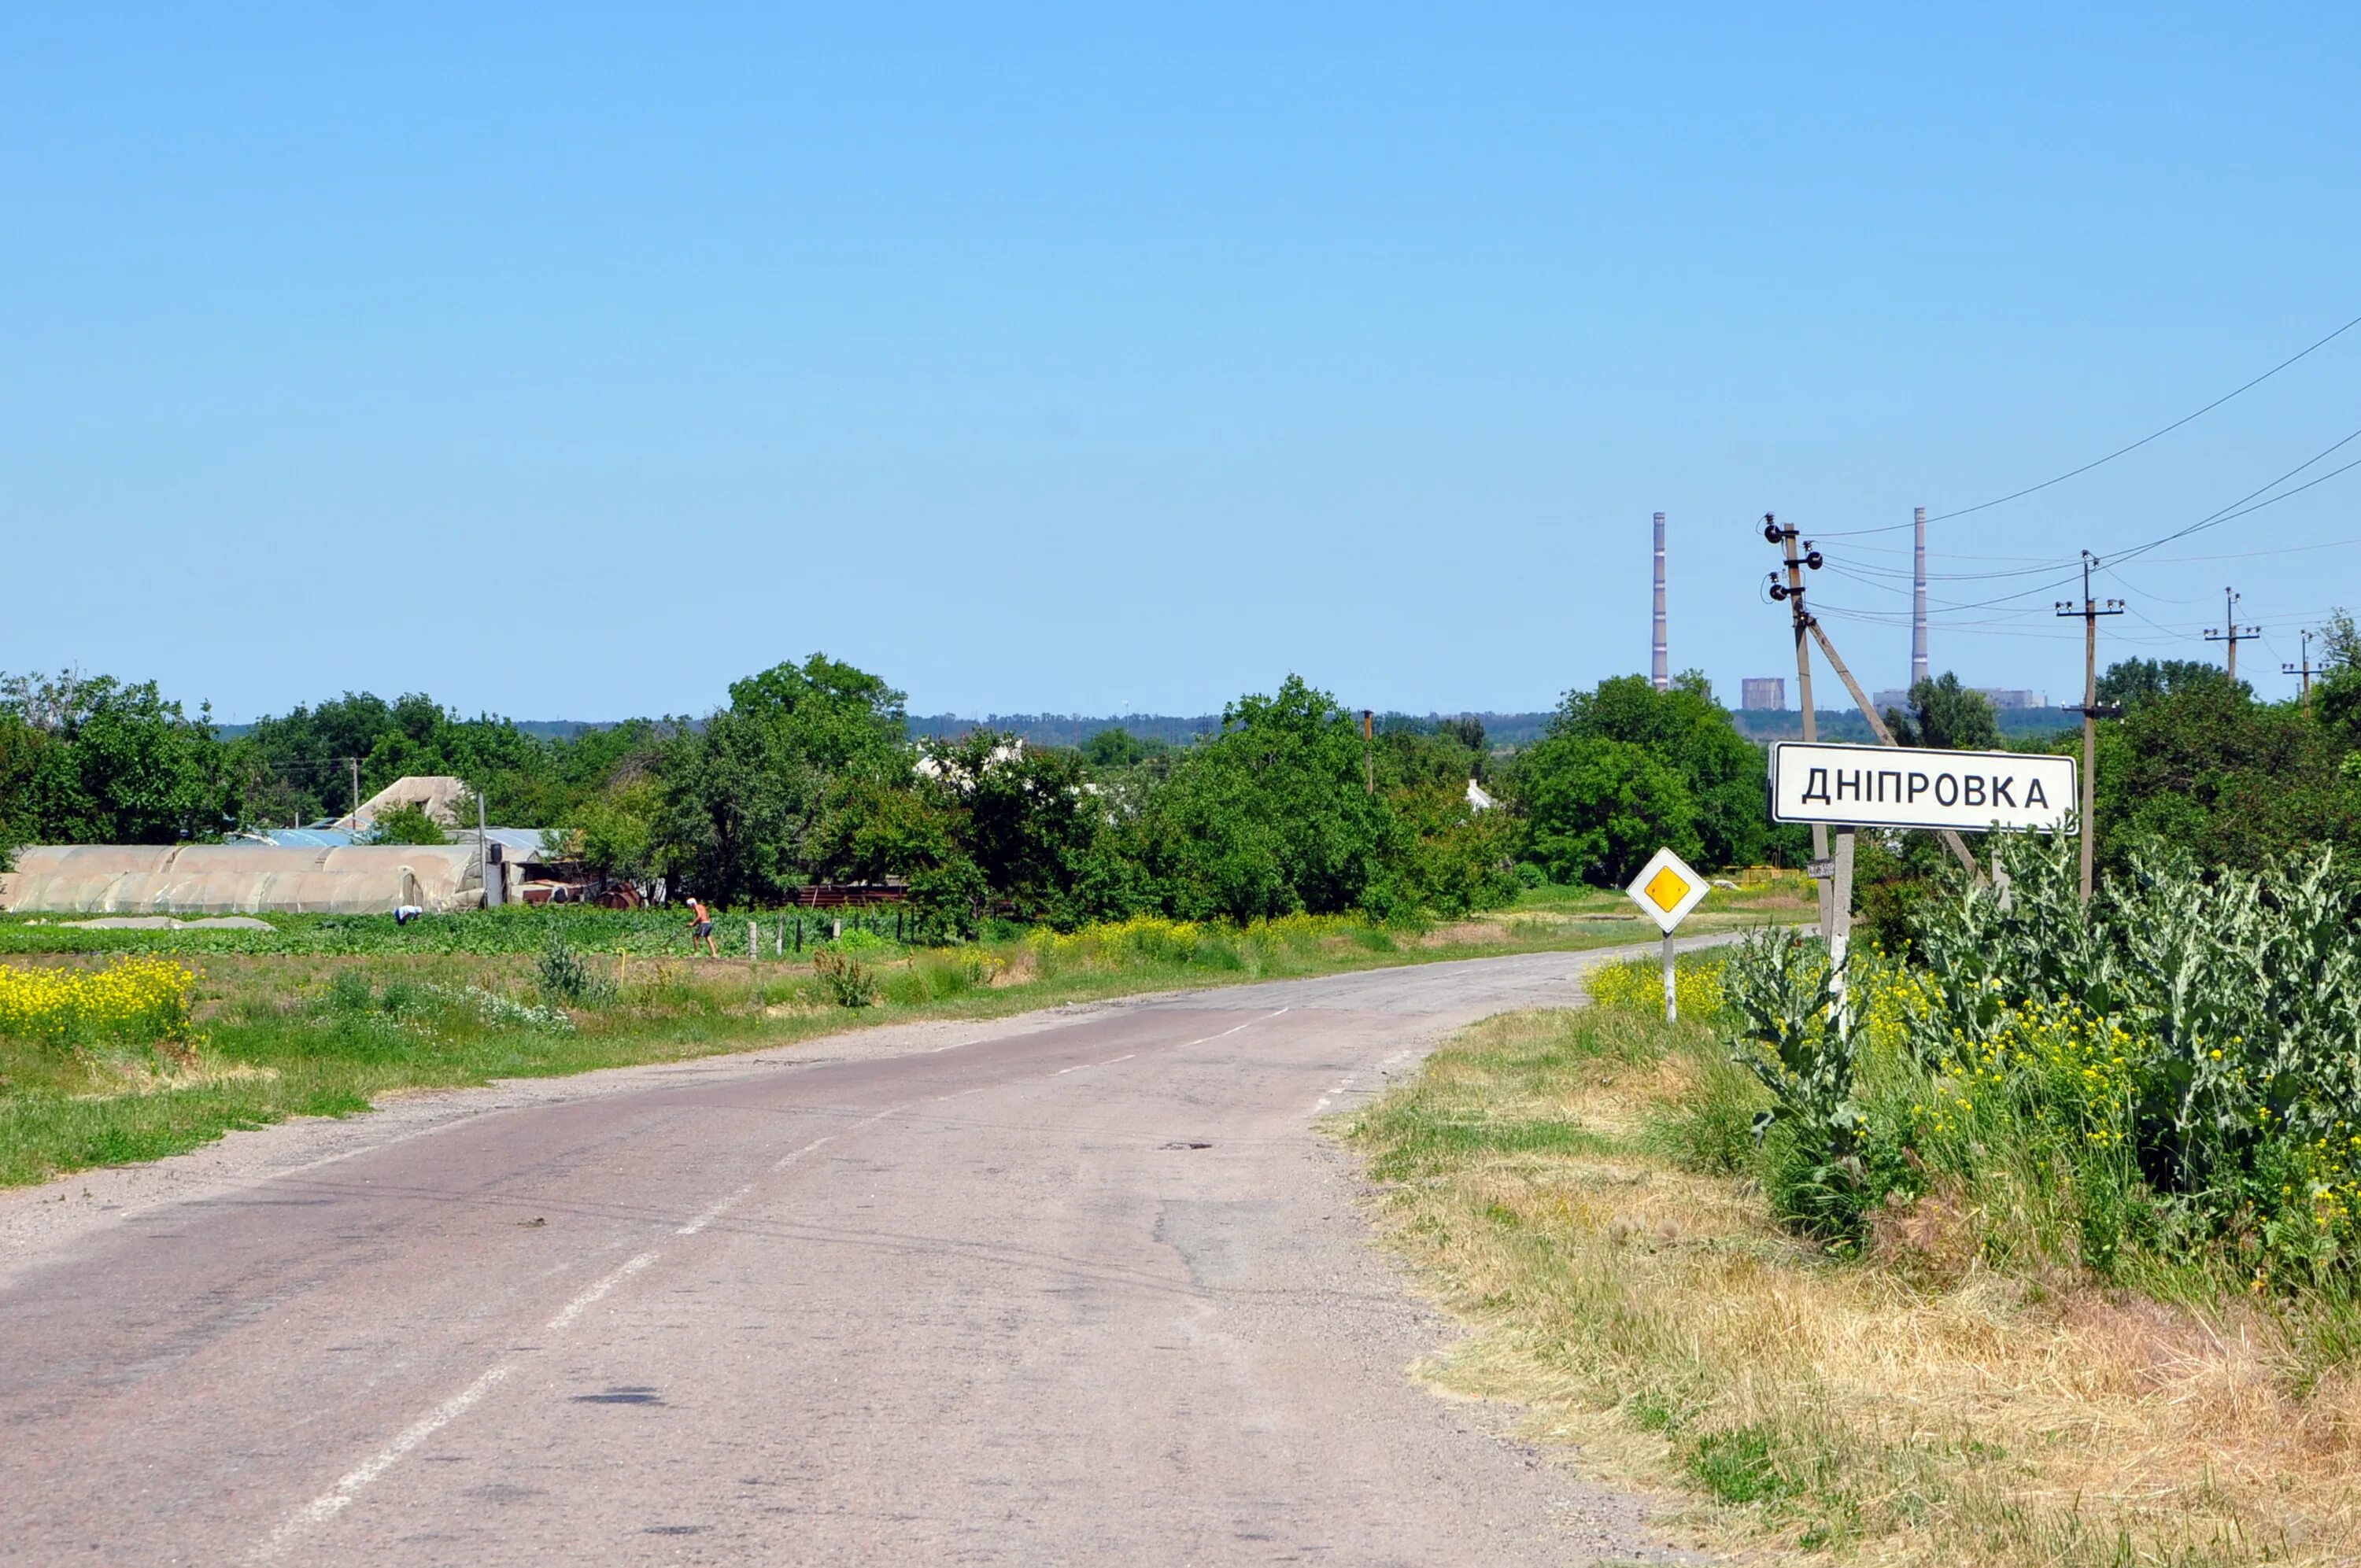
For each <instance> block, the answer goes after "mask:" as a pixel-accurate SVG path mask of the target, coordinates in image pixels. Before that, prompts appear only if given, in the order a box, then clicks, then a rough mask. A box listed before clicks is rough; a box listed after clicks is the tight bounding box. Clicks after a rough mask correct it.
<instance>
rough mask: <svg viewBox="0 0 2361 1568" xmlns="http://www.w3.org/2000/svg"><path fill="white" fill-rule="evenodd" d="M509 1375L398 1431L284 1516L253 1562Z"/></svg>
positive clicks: (328, 1513)
mask: <svg viewBox="0 0 2361 1568" xmlns="http://www.w3.org/2000/svg"><path fill="white" fill-rule="evenodd" d="M508 1375H509V1369H508V1367H507V1366H506V1365H499V1366H495V1367H493V1368H492V1369H491V1370H490V1371H489V1372H487V1373H485V1374H484V1375H483V1376H481V1377H478V1378H477V1379H476V1380H475V1381H474V1382H473V1383H470V1384H468V1385H467V1387H465V1388H462V1389H460V1390H459V1391H458V1392H457V1393H456V1394H454V1395H452V1396H451V1397H450V1398H447V1399H445V1400H444V1401H443V1402H442V1403H441V1404H439V1405H437V1406H435V1407H434V1409H432V1410H429V1411H428V1412H427V1413H426V1414H425V1415H424V1416H423V1417H421V1418H420V1419H419V1420H415V1421H413V1422H412V1423H411V1424H410V1425H409V1426H407V1427H404V1428H403V1429H402V1430H401V1435H400V1436H398V1437H396V1438H395V1439H394V1440H393V1441H392V1442H389V1443H387V1444H386V1445H385V1446H384V1447H383V1448H380V1449H379V1450H378V1451H377V1452H376V1453H373V1454H371V1455H369V1456H368V1459H366V1460H364V1461H362V1462H361V1463H360V1464H358V1465H357V1466H355V1467H354V1468H353V1469H352V1470H351V1471H349V1472H347V1473H346V1475H345V1477H344V1479H342V1480H340V1481H338V1482H337V1483H336V1484H335V1486H333V1487H332V1488H330V1489H329V1490H327V1491H325V1492H323V1493H322V1494H321V1495H320V1496H318V1497H314V1498H313V1499H312V1500H311V1501H310V1502H308V1503H306V1504H304V1505H303V1506H302V1508H298V1509H296V1510H295V1511H294V1512H293V1513H291V1514H290V1515H288V1516H287V1518H286V1519H285V1520H284V1521H283V1522H281V1523H280V1527H279V1528H278V1529H277V1530H273V1531H271V1532H270V1539H269V1541H265V1542H264V1543H263V1544H262V1546H261V1547H260V1548H259V1549H258V1551H257V1552H255V1553H254V1561H256V1562H258V1563H260V1562H267V1561H268V1560H269V1559H270V1558H273V1557H276V1556H278V1555H279V1554H280V1552H284V1551H286V1550H287V1548H288V1547H290V1546H291V1545H293V1544H294V1541H295V1538H296V1537H297V1536H299V1535H301V1534H302V1533H303V1532H304V1531H305V1530H309V1529H311V1528H312V1527H313V1525H316V1524H323V1523H325V1522H326V1521H327V1520H329V1519H334V1518H335V1516H336V1515H337V1514H338V1513H340V1512H342V1511H343V1510H344V1508H345V1507H346V1505H347V1504H348V1503H350V1502H351V1501H352V1500H353V1498H354V1497H357V1496H359V1494H360V1491H361V1488H362V1487H364V1486H368V1484H369V1483H370V1482H372V1481H374V1480H376V1479H377V1478H378V1477H379V1476H380V1475H384V1474H385V1473H386V1471H387V1470H389V1469H390V1468H391V1467H392V1466H393V1464H394V1462H395V1461H396V1460H398V1459H400V1458H401V1456H402V1455H403V1454H405V1453H409V1452H410V1451H411V1450H412V1449H413V1448H416V1447H417V1446H418V1445H419V1444H420V1443H422V1442H425V1441H426V1440H427V1439H428V1438H430V1437H433V1436H434V1434H435V1433H436V1432H438V1431H442V1430H443V1429H444V1428H445V1427H446V1426H449V1425H450V1424H451V1423H452V1422H453V1421H455V1420H458V1419H459V1417H461V1416H462V1415H464V1414H466V1413H467V1407H469V1406H470V1405H473V1404H474V1403H475V1402H476V1401H477V1400H478V1399H480V1398H483V1397H484V1396H485V1395H486V1394H489V1393H490V1392H491V1390H492V1386H493V1385H494V1384H496V1383H498V1382H500V1379H502V1378H504V1377H506V1376H508Z"/></svg>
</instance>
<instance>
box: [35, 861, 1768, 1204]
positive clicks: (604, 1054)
mask: <svg viewBox="0 0 2361 1568" xmlns="http://www.w3.org/2000/svg"><path fill="white" fill-rule="evenodd" d="M1605 896H1609V897H1620V894H1614V895H1605ZM1594 901H1595V902H1603V898H1602V899H1598V900H1594ZM1730 905H1731V906H1730V907H1729V908H1726V909H1715V908H1712V907H1710V905H1709V906H1708V909H1707V910H1706V911H1703V912H1701V918H1700V920H1699V925H1700V927H1711V926H1714V925H1716V924H1719V925H1730V924H1735V923H1742V922H1745V921H1748V920H1751V919H1754V918H1758V916H1755V915H1753V914H1752V912H1751V910H1750V908H1749V906H1748V905H1747V904H1746V903H1745V901H1743V900H1731V901H1730ZM807 918H808V917H807ZM1313 924H1314V926H1315V927H1316V923H1313ZM273 925H274V927H275V929H274V930H273V931H272V932H269V933H261V932H256V933H251V934H228V935H227V937H226V939H225V938H221V937H214V936H211V935H210V934H203V933H188V932H181V933H140V932H122V931H104V932H69V931H64V930H61V929H60V927H57V926H55V925H32V924H30V923H29V922H27V920H25V919H23V918H21V917H20V918H15V919H8V920H5V921H0V938H6V939H9V940H13V941H14V942H15V943H16V944H17V946H16V951H17V952H18V954H19V955H20V957H19V959H17V960H16V961H44V962H53V963H64V964H90V963H100V962H104V961H106V955H107V954H109V953H112V952H119V951H124V950H133V951H149V952H153V951H159V950H160V951H163V952H167V953H171V954H174V955H176V956H178V957H180V958H181V959H182V961H184V962H187V963H189V964H191V965H192V967H194V968H196V969H197V970H199V971H200V972H201V974H202V975H203V984H202V987H201V991H202V995H203V1003H202V1006H201V1012H200V1026H201V1027H202V1028H203V1031H204V1032H205V1034H206V1036H207V1040H206V1044H205V1046H204V1047H203V1051H202V1052H201V1054H200V1058H199V1061H198V1064H197V1066H196V1068H195V1069H193V1070H192V1071H187V1072H181V1071H175V1070H172V1069H170V1068H169V1066H168V1065H167V1064H165V1063H162V1062H160V1061H159V1060H158V1059H156V1058H153V1057H152V1056H151V1055H150V1054H149V1053H145V1052H137V1051H132V1052H122V1051H116V1052H112V1053H108V1052H86V1053H82V1054H77V1055H64V1054H60V1053H59V1052H57V1051H56V1050H54V1049H52V1048H47V1047H38V1046H36V1045H34V1044H31V1043H29V1042H24V1041H9V1040H5V1039H0V1187H6V1186H21V1185H25V1184H27V1183H31V1182H38V1181H41V1180H44V1179H49V1178H51V1177H54V1176H57V1175H60V1174H62V1173H64V1172H68V1171H72V1170H77V1169H82V1168H89V1167H92V1166H98V1165H113V1164H122V1163H126V1162H130V1161H135V1160H142V1159H152V1158H156V1157H160V1156H163V1155H168V1154H173V1153H178V1152H180V1151H182V1150H185V1149H188V1148H192V1147H194V1146H198V1145H200V1144H203V1143H204V1142H206V1141H208V1140H209V1139H212V1138H214V1137H218V1136H219V1135H221V1134H223V1133H224V1132H225V1131H228V1130H230V1129H233V1128H241V1127H252V1126H258V1125H262V1124H268V1123H270V1122H274V1121H278V1120H280V1119H281V1118H283V1117H287V1116H291V1115H329V1116H342V1115H352V1114H355V1113H360V1112H362V1111H365V1110H367V1109H368V1107H369V1106H370V1105H372V1104H374V1103H376V1102H378V1101H379V1100H380V1099H381V1098H382V1097H383V1096H385V1095H387V1094H389V1093H392V1092H396V1091H402V1090H406V1089H422V1088H447V1087H456V1086H464V1085H470V1084H480V1083H486V1082H489V1081H491V1080H495V1079H502V1078H533V1077H548V1076H557V1075H563V1074H568V1073H577V1072H584V1071H588V1070H591V1069H598V1068H609V1067H622V1066H629V1065H632V1064H636V1063H642V1062H649V1061H667V1060H677V1059H681V1058H690V1057H698V1056H708V1055H712V1054H716V1053H720V1052H728V1051H738V1050H751V1049H761V1048H768V1047H777V1046H782V1045H791V1044H794V1043H796V1042H797V1041H801V1040H807V1039H811V1038H814V1037H817V1036H822V1035H828V1034H832V1033H836V1032H839V1031H842V1030H846V1029H854V1028H862V1027H873V1026H875V1025H884V1024H894V1023H902V1022H908V1021H912V1020H916V1019H935V1018H954V1019H956V1018H966V1019H987V1018H995V1017H1003V1016H1006V1015H1009V1014H1016V1013H1021V1012H1027V1011H1031V1010H1033V1009H1037V1008H1042V1007H1053V1006H1059V1005H1062V1004H1065V1003H1075V1002H1086V1001H1093V1000H1098V999H1103V998H1108V997H1115V996H1123V995H1130V994H1137V993H1139V992H1154V991H1165V990H1180V989H1186V988H1191V987H1198V986H1206V985H1218V984H1230V983H1238V982H1242V981H1256V980H1277V979H1286V978H1290V977H1293V976H1299V975H1315V974H1331V973H1337V972H1341V971H1345V970H1360V969H1372V968H1378V967H1382V966H1389V965H1397V964H1404V963H1420V962H1433V961H1437V960H1443V959H1467V958H1483V957H1492V956H1498V955H1501V954H1507V953H1515V952H1532V951H1540V950H1579V949H1583V948H1596V947H1599V946H1603V945H1609V944H1612V943H1616V942H1624V941H1630V940H1632V939H1633V938H1634V937H1635V935H1636V933H1635V932H1634V930H1633V929H1632V928H1631V927H1630V926H1628V925H1618V926H1611V927H1603V928H1598V929H1591V928H1580V929H1576V928H1569V927H1562V926H1556V925H1552V926H1549V927H1545V928H1541V929H1525V928H1521V927H1518V926H1516V925H1513V924H1509V923H1504V922H1502V921H1500V920H1499V919H1497V918H1494V919H1488V920H1477V921H1473V922H1469V923H1467V924H1466V925H1463V926H1458V927H1445V928H1441V929H1436V930H1431V931H1426V932H1417V931H1410V930H1403V929H1399V928H1383V927H1375V926H1368V925H1363V924H1359V923H1355V922H1343V923H1338V924H1334V925H1332V926H1329V927H1319V928H1305V927H1301V926H1298V927H1290V926H1287V925H1285V924H1283V923H1282V925H1280V926H1279V927H1269V928H1257V929H1251V930H1246V931H1235V930H1227V931H1224V930H1214V929H1209V930H1207V931H1205V932H1203V933H1202V934H1201V935H1199V936H1198V937H1197V938H1195V939H1194V940H1193V942H1192V943H1191V944H1190V945H1188V946H1186V947H1185V948H1178V947H1170V946H1167V947H1164V948H1158V947H1156V946H1155V945H1154V944H1152V943H1151V944H1150V945H1149V948H1148V950H1144V951H1142V950H1131V949H1128V948H1122V947H1121V946H1120V944H1116V945H1112V946H1109V945H1093V946H1090V947H1088V948H1084V949H1082V950H1078V951H1074V952H1071V953H1066V954H1064V956H1060V953H1059V951H1057V950H1054V949H1053V950H1049V951H1045V950H1044V949H1043V948H1041V947H1040V945H1038V944H1034V943H1028V942H1027V941H1025V940H1023V939H1021V938H1015V939H1004V940H1000V941H995V942H985V943H981V944H974V945H971V946H967V947H962V948H899V947H896V946H895V945H894V944H893V943H892V942H891V941H890V940H889V939H884V938H876V937H873V936H871V935H870V934H868V933H866V932H862V933H857V934H855V933H848V937H847V940H846V941H845V942H844V944H843V945H842V950H843V951H844V952H845V953H846V954H847V955H848V956H850V957H852V958H854V959H856V960H857V961H859V962H861V963H862V964H864V965H866V966H868V967H869V969H870V970H871V971H872V976H873V979H874V981H875V982H876V989H877V993H878V997H879V1000H878V1003H877V1004H876V1005H874V1006H868V1007H862V1008H859V1009H857V1010H856V1009H851V1008H847V1007H843V1006H838V1005H834V1004H832V1001H831V996H832V992H830V990H829V988H828V987H827V986H826V985H825V984H824V983H823V981H821V979H820V977H818V976H817V975H815V973H814V972H813V966H812V962H811V957H810V955H809V954H807V955H806V956H805V957H804V958H803V959H800V960H798V959H795V958H793V957H790V958H788V959H785V960H780V959H774V958H773V957H771V956H770V955H769V953H768V951H767V943H766V951H765V956H764V958H763V960H762V961H761V962H760V963H759V964H756V965H754V966H752V967H751V968H750V966H749V965H748V964H747V963H746V962H745V961H744V959H742V958H737V959H726V960H723V961H720V962H715V961H712V960H710V959H705V960H690V959H686V957H685V956H684V951H685V948H686V927H685V925H684V924H683V923H682V920H681V918H680V916H679V915H678V914H677V913H675V912H669V911H664V912H648V911H641V912H630V913H620V912H613V911H606V910H598V909H573V910H550V909H545V908H544V909H531V910H493V911H487V912H478V913H474V914H468V915H459V916H437V917H434V918H431V919H428V920H424V921H421V922H418V923H415V924H413V925H412V926H411V927H406V928H401V927H395V926H394V924H393V922H392V920H391V919H390V917H387V916H344V917H334V916H282V917H274V919H273ZM722 928H723V929H724V930H725V931H727V930H729V929H730V926H729V924H728V923H727V922H726V921H725V923H724V925H723V927H722ZM887 928H888V930H889V932H890V916H889V920H888V927H887ZM770 929H775V927H770ZM808 930H809V927H807V932H808ZM553 934H555V935H561V936H564V937H565V938H567V939H568V940H569V942H570V943H571V944H572V945H573V947H574V948H575V950H576V951H577V954H578V956H579V958H580V959H581V960H582V962H583V963H584V964H586V965H587V966H588V968H589V970H590V971H591V972H592V974H593V975H594V976H595V977H596V978H597V979H598V981H599V983H600V986H601V989H602V990H610V991H611V992H612V997H611V1000H607V1001H603V1002H601V1003H598V1004H594V1005H589V1006H584V1007H578V1008H575V1009H573V1010H572V1012H571V1020H572V1026H571V1027H570V1028H567V1027H549V1026H540V1025H532V1024H528V1023H521V1022H518V1021H516V1020H514V1019H500V1018H487V1017H485V1016H483V1015H482V1014H481V1009H480V1008H479V1007H478V1005H477V1004H475V1003H469V1002H467V1001H466V1000H464V998H465V997H466V995H467V988H468V987H470V986H473V987H477V988H478V989H480V990H482V991H485V992H490V993H493V994H495V995H498V996H503V997H513V998H516V999H519V1000H522V1001H523V1002H527V1003H536V1002H538V1001H539V1000H541V997H540V989H539V979H540V971H539V970H538V966H537V965H536V962H535V960H534V957H533V956H532V955H537V954H540V953H541V952H543V951H544V948H545V946H546V944H547V943H548V941H549V939H550V938H551V937H552V935H553ZM739 936H740V940H741V942H742V940H743V932H742V929H741V931H740V933H739ZM93 938H94V939H95V940H92V939H93ZM42 942H47V943H49V944H51V945H52V946H53V947H63V948H67V949H69V950H68V951H65V952H56V951H50V952H48V953H46V954H44V955H43V956H41V957H40V958H38V959H27V957H25V956H22V955H24V954H25V949H26V948H28V947H32V946H35V945H37V944H39V943H42ZM5 945H6V942H5V941H0V948H5ZM93 949H94V950H93ZM724 951H725V952H726V951H728V949H727V948H724ZM1527 1136H1529V1137H1531V1138H1532V1139H1533V1140H1535V1142H1536V1144H1537V1146H1539V1145H1548V1146H1555V1144H1554V1143H1553V1140H1557V1141H1559V1142H1563V1140H1565V1139H1566V1138H1569V1137H1572V1136H1574V1135H1573V1134H1572V1133H1571V1132H1569V1131H1567V1130H1565V1129H1551V1128H1547V1127H1536V1128H1534V1129H1532V1130H1530V1131H1529V1133H1528V1134H1527Z"/></svg>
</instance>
